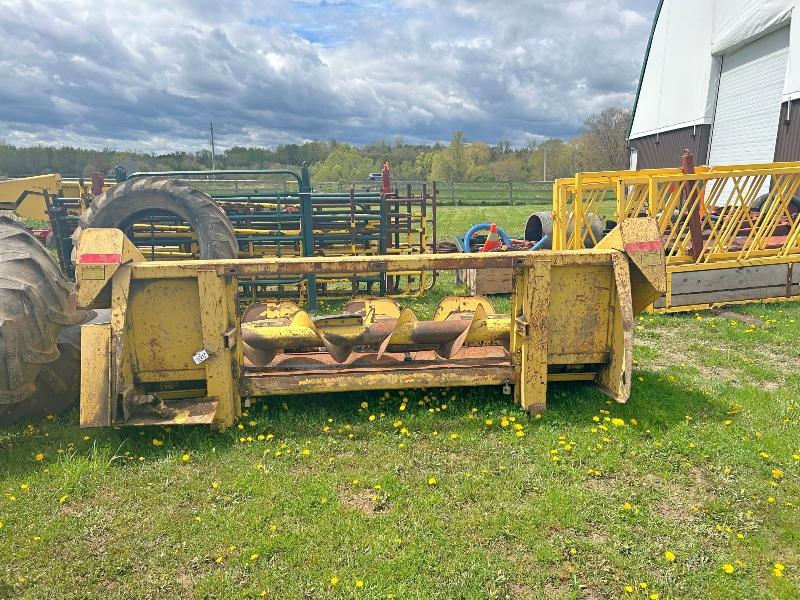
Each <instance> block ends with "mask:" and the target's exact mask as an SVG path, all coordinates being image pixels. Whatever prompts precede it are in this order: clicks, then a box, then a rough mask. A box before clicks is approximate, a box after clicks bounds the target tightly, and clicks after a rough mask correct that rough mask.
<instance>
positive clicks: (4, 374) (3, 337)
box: [0, 217, 81, 424]
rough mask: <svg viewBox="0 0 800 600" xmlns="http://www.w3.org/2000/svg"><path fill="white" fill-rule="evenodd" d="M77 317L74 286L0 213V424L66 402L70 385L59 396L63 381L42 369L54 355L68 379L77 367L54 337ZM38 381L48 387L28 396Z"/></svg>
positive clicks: (48, 256)
mask: <svg viewBox="0 0 800 600" xmlns="http://www.w3.org/2000/svg"><path fill="white" fill-rule="evenodd" d="M80 318H81V314H80V313H79V312H78V311H77V310H76V309H75V288H74V286H73V285H72V284H71V283H69V282H68V281H67V280H66V278H65V277H64V275H63V274H62V273H61V271H60V269H59V267H58V263H56V261H55V260H54V259H53V257H52V255H51V254H50V253H49V252H48V251H47V249H46V248H45V247H44V246H43V245H42V244H41V243H40V242H39V241H38V240H37V239H36V238H34V237H33V236H32V235H31V234H30V232H28V231H27V230H26V229H25V228H24V227H22V226H21V225H19V224H17V223H15V222H14V221H12V220H11V219H8V218H5V217H0V424H7V423H10V422H13V421H15V420H18V419H20V418H23V417H27V416H33V414H34V413H42V414H51V413H52V414H55V413H57V412H61V410H63V409H64V408H66V407H67V406H68V405H69V404H71V403H72V401H73V400H74V390H73V392H72V393H71V395H70V393H67V396H69V399H65V396H64V393H65V392H66V386H59V385H58V384H57V383H56V378H54V377H52V376H50V377H48V375H47V373H48V369H49V368H50V367H51V366H53V365H55V363H57V362H58V361H59V360H60V361H61V364H60V365H59V367H58V368H59V370H61V371H63V372H65V373H69V374H70V376H72V377H73V379H74V373H76V372H78V371H79V361H78V359H77V354H76V353H71V352H64V354H63V355H62V351H61V350H60V349H59V344H58V339H59V334H60V333H61V331H62V330H63V329H64V328H65V327H67V326H69V325H72V324H74V323H77V322H78V321H79V320H80ZM73 335H79V331H78V332H77V333H75V334H73ZM77 339H79V338H77ZM78 346H79V344H78ZM78 351H79V347H78ZM43 380H49V381H50V386H49V387H50V389H49V392H47V393H44V394H40V395H38V399H36V400H33V398H35V397H37V394H36V392H37V388H39V386H40V385H41V384H42V381H43ZM34 403H35V404H36V405H37V406H38V408H36V409H35V410H32V409H33V404H34Z"/></svg>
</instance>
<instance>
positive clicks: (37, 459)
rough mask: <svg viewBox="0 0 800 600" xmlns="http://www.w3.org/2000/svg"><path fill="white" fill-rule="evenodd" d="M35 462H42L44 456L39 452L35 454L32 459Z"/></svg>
mask: <svg viewBox="0 0 800 600" xmlns="http://www.w3.org/2000/svg"><path fill="white" fill-rule="evenodd" d="M33 458H34V460H35V461H36V462H42V461H43V460H44V454H42V453H41V452H37V453H36V456H34V457H33Z"/></svg>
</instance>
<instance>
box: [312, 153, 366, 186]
mask: <svg viewBox="0 0 800 600" xmlns="http://www.w3.org/2000/svg"><path fill="white" fill-rule="evenodd" d="M377 170H378V163H377V162H376V161H374V160H372V159H369V158H367V157H366V156H362V155H361V154H360V153H359V152H358V150H356V149H355V148H353V147H352V146H349V145H347V144H337V145H336V148H335V149H334V150H333V152H331V153H330V154H329V155H328V156H327V158H326V159H325V160H323V161H322V162H321V163H320V164H319V165H318V166H317V167H316V169H314V171H313V173H312V181H359V180H364V179H366V178H367V177H368V176H369V174H370V173H372V172H374V171H377Z"/></svg>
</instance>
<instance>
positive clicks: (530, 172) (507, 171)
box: [0, 108, 630, 181]
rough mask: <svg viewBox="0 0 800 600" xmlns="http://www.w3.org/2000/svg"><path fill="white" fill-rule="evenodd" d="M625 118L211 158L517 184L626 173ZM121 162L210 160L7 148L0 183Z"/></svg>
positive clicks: (159, 164) (175, 164)
mask: <svg viewBox="0 0 800 600" xmlns="http://www.w3.org/2000/svg"><path fill="white" fill-rule="evenodd" d="M629 119H630V112H629V111H627V110H624V109H619V108H608V109H605V110H603V111H601V112H599V113H596V114H594V115H592V116H590V117H589V118H588V119H586V122H585V123H584V129H583V132H582V133H581V134H580V135H578V136H577V137H575V138H573V139H571V140H562V139H558V138H551V139H548V140H545V141H543V142H540V143H535V142H532V143H530V144H529V145H528V146H527V147H525V148H513V147H512V146H511V144H510V143H509V142H506V141H501V142H499V143H497V144H487V143H484V142H481V141H477V140H471V141H470V140H467V139H466V138H465V136H464V133H463V132H460V131H456V132H454V133H453V136H452V139H451V140H450V143H449V144H447V145H445V144H435V145H433V146H427V145H415V144H406V143H405V142H404V140H403V138H402V137H398V138H396V139H395V140H394V141H393V142H386V141H385V140H380V141H378V142H375V143H372V144H368V145H365V146H359V147H356V146H353V145H350V144H346V143H340V142H337V141H335V140H325V141H311V142H305V143H303V144H283V145H280V146H277V147H275V148H257V147H241V146H234V147H232V148H229V149H226V150H224V151H223V152H221V153H218V154H217V155H216V156H215V157H214V166H215V168H217V169H267V168H292V169H297V167H298V166H299V165H300V164H301V163H303V162H304V161H305V162H308V163H309V164H310V165H311V168H312V180H313V181H359V180H364V179H366V178H367V177H368V175H369V174H370V173H373V172H377V171H379V170H380V169H381V166H382V165H383V162H384V161H388V162H389V164H390V165H391V168H392V175H393V177H394V178H395V179H403V180H437V181H523V180H543V179H548V180H550V179H555V178H558V177H569V176H571V175H573V174H574V173H576V172H577V171H600V170H613V169H624V168H626V167H627V147H626V139H625V137H626V133H627V125H628V120H629ZM126 160H132V161H133V162H134V163H135V164H136V169H137V170H139V171H179V170H180V171H190V170H206V169H210V168H211V166H212V156H211V152H210V151H209V150H207V149H203V150H198V151H196V152H171V153H166V154H148V153H137V152H120V151H117V150H114V149H110V148H108V149H104V150H88V149H84V148H73V147H69V146H65V147H43V146H32V147H15V146H13V145H10V144H6V143H3V142H0V176H10V177H15V176H24V175H36V174H41V173H51V172H57V173H61V174H62V175H64V176H78V175H89V174H90V173H92V172H101V173H104V174H109V175H110V174H111V173H112V171H113V169H114V168H115V167H116V166H117V165H118V164H120V163H122V162H123V161H126Z"/></svg>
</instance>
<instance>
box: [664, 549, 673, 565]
mask: <svg viewBox="0 0 800 600" xmlns="http://www.w3.org/2000/svg"><path fill="white" fill-rule="evenodd" d="M664 558H665V559H666V560H667V562H675V554H674V553H673V552H671V551H670V550H667V551H666V552H664Z"/></svg>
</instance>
